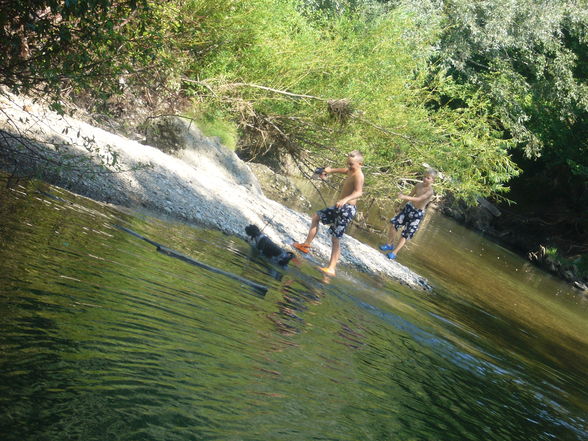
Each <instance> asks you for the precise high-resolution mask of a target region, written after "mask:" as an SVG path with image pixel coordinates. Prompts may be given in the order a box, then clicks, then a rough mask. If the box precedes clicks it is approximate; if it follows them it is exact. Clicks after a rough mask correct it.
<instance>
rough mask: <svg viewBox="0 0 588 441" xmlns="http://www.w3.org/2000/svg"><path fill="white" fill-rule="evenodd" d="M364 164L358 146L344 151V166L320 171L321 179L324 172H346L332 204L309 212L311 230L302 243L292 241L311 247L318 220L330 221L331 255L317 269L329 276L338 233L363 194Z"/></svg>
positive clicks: (334, 263)
mask: <svg viewBox="0 0 588 441" xmlns="http://www.w3.org/2000/svg"><path fill="white" fill-rule="evenodd" d="M362 165H363V156H362V154H361V152H359V151H358V150H354V151H352V152H351V153H349V155H347V168H331V167H325V169H324V171H323V172H322V173H321V175H320V178H321V179H324V178H325V177H326V175H327V173H345V174H347V178H346V179H345V181H344V182H343V186H342V188H341V193H340V195H339V200H338V201H337V203H336V204H335V205H334V206H333V207H328V208H325V209H323V210H319V211H317V212H316V213H315V214H314V215H313V216H312V222H311V225H310V230H308V236H307V237H306V240H305V241H304V242H303V243H298V242H296V243H294V247H295V248H297V249H298V250H300V251H302V252H303V253H308V252H309V251H310V244H311V242H312V240H313V239H314V237H315V236H316V233H317V232H318V225H319V221H320V222H321V223H323V224H330V225H331V226H330V227H329V233H330V234H331V242H332V248H331V259H330V260H329V265H328V266H327V267H324V268H320V270H321V271H322V272H323V273H325V274H326V275H329V276H334V275H335V267H336V266H337V262H338V260H339V257H340V255H341V248H340V242H341V237H343V234H344V233H345V230H346V228H347V226H348V225H349V223H350V222H351V221H352V219H353V218H354V217H355V214H356V213H357V207H356V206H355V204H356V202H357V199H359V197H360V196H361V195H362V194H363V181H364V177H363V172H362V171H361V166H362Z"/></svg>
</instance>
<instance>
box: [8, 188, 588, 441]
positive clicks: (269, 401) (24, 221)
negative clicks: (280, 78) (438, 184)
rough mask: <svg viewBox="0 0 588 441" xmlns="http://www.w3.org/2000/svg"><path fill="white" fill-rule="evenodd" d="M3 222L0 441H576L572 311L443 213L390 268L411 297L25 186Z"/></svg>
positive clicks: (579, 403) (386, 284) (583, 429)
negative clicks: (403, 270) (425, 284)
mask: <svg viewBox="0 0 588 441" xmlns="http://www.w3.org/2000/svg"><path fill="white" fill-rule="evenodd" d="M0 213H1V217H0V239H1V242H0V261H1V262H2V265H1V269H0V287H1V288H0V289H1V296H0V348H1V357H0V437H1V439H2V440H4V441H12V440H15V441H28V440H50V441H53V440H55V441H64V440H84V441H91V440H108V441H112V440H137V441H139V440H141V441H146V440H162V441H163V440H165V441H169V440H186V441H188V440H251V441H253V440H341V441H347V440H349V441H351V440H353V441H358V440H382V441H384V440H393V441H429V440H430V441H450V440H456V441H465V440H480V441H482V440H483V441H488V440H496V441H518V440H520V441H535V440H559V441H566V440H570V441H572V440H573V441H576V440H587V439H588V428H587V424H588V418H587V415H588V320H587V318H588V301H587V300H586V298H585V297H583V296H581V295H580V294H579V293H577V292H575V291H573V290H572V289H571V288H569V287H568V286H567V285H565V284H564V283H562V282H560V281H558V280H556V279H554V278H552V277H551V276H549V275H547V274H545V273H543V272H541V271H539V270H537V269H536V268H534V267H533V266H531V265H529V264H528V263H527V262H525V261H524V260H522V259H521V258H519V257H517V256H515V255H514V254H512V253H510V252H509V251H507V250H505V249H503V248H501V247H499V246H498V245H496V244H493V243H491V242H489V241H486V240H484V239H483V238H482V237H481V236H479V235H477V234H475V233H472V232H470V231H468V230H466V229H464V228H462V227H461V226H459V225H457V224H456V223H454V222H452V221H451V220H449V219H447V218H445V217H443V216H441V215H431V216H429V217H428V218H427V224H426V225H425V227H424V228H423V231H421V232H420V233H419V234H418V235H417V236H416V237H415V239H414V240H413V241H412V242H411V243H409V245H408V246H407V247H406V248H405V249H404V250H403V251H402V253H401V256H400V257H399V259H400V261H401V263H403V264H405V265H407V266H409V267H410V268H412V269H414V270H415V271H417V272H418V273H420V274H422V275H423V276H425V277H426V278H427V279H428V280H429V281H430V282H431V284H432V285H433V291H432V292H422V291H416V290H411V289H408V288H406V287H404V286H402V285H400V284H398V283H396V282H392V281H387V280H382V279H377V278H374V277H371V276H369V275H367V274H364V273H359V272H355V271H353V270H350V269H348V268H341V269H340V274H341V275H340V276H338V277H337V278H335V279H333V280H331V281H330V283H325V281H324V280H323V279H322V278H321V277H320V276H319V274H318V272H317V271H316V269H315V268H314V267H313V266H312V265H311V264H309V263H308V262H307V261H305V260H303V261H300V262H298V263H294V264H292V265H290V267H289V268H288V269H287V270H284V271H278V270H277V269H276V268H272V267H271V266H270V265H268V264H267V263H266V262H264V261H263V260H260V259H259V258H258V257H255V256H252V255H251V251H250V249H249V246H248V245H247V244H246V243H245V242H243V241H242V240H240V239H238V238H235V237H230V236H226V235H223V234H222V233H219V232H216V231H211V230H205V229H200V228H195V227H192V226H187V225H184V224H180V223H177V222H174V221H171V220H162V219H156V218H154V217H151V216H149V215H147V214H144V213H143V214H141V213H134V212H128V211H124V210H122V211H121V210H118V209H115V208H113V207H111V206H106V205H103V204H100V203H97V202H93V201H90V200H88V199H85V198H82V197H78V196H75V195H73V194H71V193H68V192H66V191H64V190H60V189H57V188H54V187H48V186H44V185H42V184H38V183H35V184H33V183H30V184H23V186H18V187H15V188H13V189H6V188H3V189H2V190H0ZM117 225H121V226H124V227H126V228H130V229H132V230H134V231H137V232H138V233H140V234H141V235H144V236H145V237H148V238H150V239H152V240H154V241H156V242H159V243H162V244H164V245H166V246H169V247H170V248H173V249H175V250H178V251H180V252H181V253H183V254H185V255H188V256H191V257H193V258H195V259H198V260H199V261H202V262H204V263H206V264H208V265H211V266H214V267H216V268H219V269H222V270H224V271H228V272H231V273H234V274H237V275H239V276H240V277H243V278H246V279H248V280H251V281H254V282H256V283H260V284H263V285H266V286H267V287H268V288H269V289H268V291H267V293H265V294H263V293H260V292H258V291H256V290H254V289H252V288H250V287H249V286H247V285H244V284H243V283H240V282H239V281H236V280H233V279H231V278H228V277H225V276H223V275H219V274H215V273H211V272H210V271H207V270H206V269H202V268H199V267H195V266H192V265H189V264H188V263H186V262H183V261H180V260H177V259H174V258H172V257H170V256H167V255H164V254H162V253H158V252H157V251H156V248H155V247H154V246H153V245H151V244H149V243H147V242H145V241H143V240H140V239H138V238H137V237H135V236H133V235H131V234H129V233H127V232H125V231H122V230H120V229H119V228H117ZM360 235H361V236H362V237H361V239H362V240H363V241H365V242H368V243H371V244H372V245H373V246H376V245H377V244H378V243H379V240H381V239H380V238H378V237H375V236H373V235H369V234H360Z"/></svg>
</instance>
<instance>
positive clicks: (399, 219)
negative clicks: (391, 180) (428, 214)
mask: <svg viewBox="0 0 588 441" xmlns="http://www.w3.org/2000/svg"><path fill="white" fill-rule="evenodd" d="M424 215H425V212H424V211H423V210H420V209H418V208H415V207H414V205H412V204H411V203H410V202H407V204H406V205H405V206H404V208H403V209H402V211H401V212H400V213H398V214H397V215H396V216H394V217H393V218H392V219H390V222H392V225H394V228H396V231H398V230H399V229H400V227H402V226H404V230H402V233H401V234H402V237H404V238H405V239H412V236H414V233H416V232H417V230H418V229H419V225H420V223H421V220H422V219H423V216H424Z"/></svg>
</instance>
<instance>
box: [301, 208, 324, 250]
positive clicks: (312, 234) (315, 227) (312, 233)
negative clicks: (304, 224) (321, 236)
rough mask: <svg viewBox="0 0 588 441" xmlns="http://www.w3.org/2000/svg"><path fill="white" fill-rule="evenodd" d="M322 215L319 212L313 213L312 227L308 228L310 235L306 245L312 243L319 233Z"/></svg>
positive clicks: (307, 237)
mask: <svg viewBox="0 0 588 441" xmlns="http://www.w3.org/2000/svg"><path fill="white" fill-rule="evenodd" d="M319 220H320V217H319V215H318V214H316V213H315V214H313V215H312V218H311V222H310V229H309V230H308V236H306V240H305V241H304V243H305V244H306V245H310V243H311V242H312V241H313V240H314V237H315V236H316V233H318V224H319Z"/></svg>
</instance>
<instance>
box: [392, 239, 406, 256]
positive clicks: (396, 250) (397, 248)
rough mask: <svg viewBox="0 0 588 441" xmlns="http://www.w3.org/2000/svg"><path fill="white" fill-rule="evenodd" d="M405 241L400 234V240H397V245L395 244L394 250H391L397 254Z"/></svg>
mask: <svg viewBox="0 0 588 441" xmlns="http://www.w3.org/2000/svg"><path fill="white" fill-rule="evenodd" d="M405 243H406V238H405V237H404V236H402V237H401V238H400V240H399V241H398V245H396V248H394V250H393V251H392V252H393V253H394V254H396V255H398V251H400V249H401V248H402V247H403V246H404V244H405Z"/></svg>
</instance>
